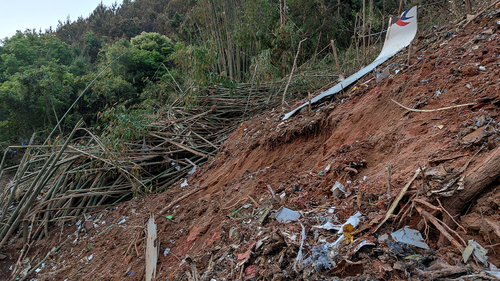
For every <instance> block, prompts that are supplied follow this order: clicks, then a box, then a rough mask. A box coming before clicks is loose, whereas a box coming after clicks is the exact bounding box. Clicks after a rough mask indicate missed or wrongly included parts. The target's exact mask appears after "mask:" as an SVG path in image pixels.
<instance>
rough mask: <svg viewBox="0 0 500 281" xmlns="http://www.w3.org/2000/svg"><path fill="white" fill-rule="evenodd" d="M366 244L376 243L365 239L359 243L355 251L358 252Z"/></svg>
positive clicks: (372, 244)
mask: <svg viewBox="0 0 500 281" xmlns="http://www.w3.org/2000/svg"><path fill="white" fill-rule="evenodd" d="M364 246H375V244H374V243H372V242H369V241H368V240H363V241H361V243H359V244H358V245H357V246H356V247H355V248H354V253H357V252H358V251H359V250H360V249H361V248H363V247H364Z"/></svg>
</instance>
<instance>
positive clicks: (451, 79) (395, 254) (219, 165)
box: [0, 15, 500, 280]
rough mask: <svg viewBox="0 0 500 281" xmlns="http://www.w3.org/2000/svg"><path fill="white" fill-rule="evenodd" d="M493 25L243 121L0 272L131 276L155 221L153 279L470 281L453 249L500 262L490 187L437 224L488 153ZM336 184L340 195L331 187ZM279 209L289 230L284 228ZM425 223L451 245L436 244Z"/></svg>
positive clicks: (426, 39) (484, 22)
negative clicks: (314, 102) (316, 97)
mask: <svg viewBox="0 0 500 281" xmlns="http://www.w3.org/2000/svg"><path fill="white" fill-rule="evenodd" d="M497 21H498V17H497V16H496V15H492V16H491V17H490V16H488V17H484V18H482V19H481V20H480V21H479V22H477V23H475V24H473V25H471V26H469V27H468V28H466V29H464V30H460V31H451V29H450V30H446V29H442V30H437V29H436V30H435V31H434V32H433V33H432V34H428V35H421V36H420V37H419V38H418V40H416V42H414V45H413V46H414V47H413V52H412V53H413V55H412V59H411V63H410V66H405V63H406V60H407V57H406V56H407V54H404V53H401V54H399V55H398V56H397V57H396V58H393V59H392V60H390V61H389V62H387V63H386V64H385V66H389V65H393V68H392V70H391V73H392V74H391V75H390V77H389V78H387V79H386V80H383V81H381V82H380V83H378V84H377V83H376V82H375V80H374V79H371V77H370V75H369V77H365V78H364V79H363V80H361V81H359V83H358V84H357V85H355V86H353V88H351V89H348V90H346V91H345V93H343V94H342V95H339V96H337V97H336V100H334V101H328V102H327V103H326V104H323V105H322V106H321V107H319V108H313V109H312V110H311V111H308V110H306V111H304V112H302V113H300V114H299V115H297V116H295V117H293V118H290V119H289V120H286V121H283V120H282V116H283V113H284V110H283V109H282V108H279V109H278V108H276V109H274V110H273V111H270V112H267V113H266V114H264V115H262V116H260V117H258V118H254V119H252V120H251V121H248V122H245V123H243V124H241V126H239V127H238V129H237V130H236V131H235V132H234V133H233V134H232V135H231V137H230V138H229V139H228V140H227V141H226V142H225V144H224V145H223V146H222V147H221V149H220V152H219V154H218V156H217V158H216V159H215V160H214V161H212V162H211V163H209V164H206V165H204V166H203V167H201V168H200V169H199V170H198V171H197V172H196V173H195V174H194V175H193V176H191V177H189V178H187V179H186V182H187V184H188V185H187V186H185V185H184V186H181V184H180V182H179V183H178V184H176V185H175V186H173V187H172V188H171V189H169V190H167V191H166V192H165V193H163V194H159V195H151V196H147V197H142V198H138V199H134V200H132V201H130V202H127V203H123V204H121V205H120V206H118V207H116V208H113V209H110V210H101V211H96V212H94V213H91V214H90V216H88V217H87V218H86V220H81V221H79V222H77V223H76V224H73V225H71V226H68V225H66V226H65V227H64V228H63V229H53V230H52V232H51V236H50V239H49V240H46V239H44V240H42V241H40V243H37V244H36V245H34V246H33V247H32V248H31V249H30V252H29V254H28V255H27V257H29V258H28V259H24V260H20V261H17V257H18V256H19V249H20V248H19V246H17V247H16V245H11V246H10V247H11V248H10V249H9V252H8V256H7V258H5V259H4V260H2V261H1V264H2V267H1V268H0V276H10V274H11V273H12V272H13V270H14V269H15V267H16V262H17V267H18V268H21V269H24V270H26V269H27V268H35V265H37V264H39V263H40V262H42V263H41V265H40V266H39V267H38V268H37V271H36V272H34V273H32V275H31V277H32V278H36V280H125V279H126V280H142V279H143V278H144V274H145V248H146V238H145V237H146V233H145V232H146V229H145V225H146V222H147V220H148V219H149V217H150V216H151V215H155V217H156V222H157V224H158V240H157V245H159V247H160V253H159V260H158V265H157V275H156V276H157V279H159V280H166V279H167V280H181V279H182V280H185V279H188V277H189V276H192V277H191V278H192V279H191V280H198V279H197V277H196V274H199V275H200V276H201V277H200V278H201V280H211V279H212V278H213V279H216V280H237V279H238V280H288V279H306V280H326V279H331V278H332V277H333V276H336V277H339V278H346V279H349V278H358V279H393V280H395V279H402V278H408V277H411V278H417V279H437V278H457V277H460V276H469V277H463V278H473V277H470V276H473V275H471V272H472V271H476V272H481V269H482V268H484V267H485V264H484V263H482V262H481V255H479V254H478V256H476V255H472V256H471V257H470V258H469V259H468V261H467V262H466V263H464V262H463V258H462V251H461V250H460V247H462V249H463V248H466V247H467V246H468V245H470V244H471V242H469V240H470V241H473V242H474V241H475V242H477V243H479V244H480V245H481V246H482V247H483V248H485V249H486V250H488V259H487V262H488V263H491V264H493V265H495V266H497V267H498V266H500V258H499V255H497V254H495V253H496V252H498V251H500V230H499V223H498V220H499V218H500V211H499V209H498V208H499V205H500V201H499V200H500V199H499V196H500V195H499V194H500V189H499V188H498V183H497V182H496V181H495V179H494V178H493V179H491V181H492V183H489V184H488V187H487V188H485V190H484V191H482V192H481V193H480V194H479V196H473V197H471V198H472V199H471V200H469V201H467V202H463V203H464V205H463V208H461V210H460V213H459V214H458V216H457V217H454V218H453V220H454V221H456V222H457V223H458V224H459V227H458V228H457V229H456V232H455V231H453V230H452V229H448V228H446V226H443V224H442V223H440V220H445V221H446V220H449V215H447V209H448V207H447V206H448V205H447V204H448V203H447V202H451V201H450V200H452V199H450V198H454V197H455V196H458V195H457V194H462V193H464V192H465V191H467V189H468V188H469V186H470V183H468V182H467V177H468V176H470V175H469V174H468V172H469V171H471V169H472V168H474V167H478V165H480V164H481V163H485V161H486V160H488V157H490V158H491V155H494V153H498V152H497V150H498V149H499V148H497V147H498V140H499V138H498V133H497V132H498V130H497V129H498V124H497V122H498V121H499V120H498V114H499V107H498V105H499V99H498V94H497V93H498V91H499V83H498V81H499V79H500V77H499V72H500V67H499V65H498V58H499V55H500V50H498V45H499V41H500V38H499V36H498V28H497ZM453 30H455V29H453ZM394 64H395V65H394ZM385 66H384V67H385ZM395 102H397V103H399V104H401V105H403V106H406V107H407V108H409V109H410V110H408V109H405V108H403V107H402V106H400V105H398V104H397V103H395ZM464 104H473V105H467V106H463V105H464ZM440 108H447V109H445V110H436V109H440ZM285 110H288V109H285ZM417 170H419V171H418V172H416V171H417ZM423 175H424V176H423ZM182 182H184V180H182ZM336 183H338V184H337V185H336V186H337V187H340V186H342V187H343V191H335V193H334V192H332V187H333V186H334V185H335V184H336ZM205 186H206V188H203V189H200V191H199V192H196V193H194V194H193V195H190V196H188V197H186V199H184V200H182V201H180V202H178V203H177V204H174V205H173V206H172V208H171V209H169V210H167V211H166V212H164V213H162V214H161V215H160V212H161V211H162V210H163V208H164V207H165V206H167V205H169V204H171V202H173V201H174V200H176V199H178V198H180V197H182V196H183V195H185V194H187V193H189V192H190V191H192V190H193V189H196V188H199V187H205ZM402 191H404V192H402ZM400 194H401V197H399V196H398V195H400ZM335 195H336V196H335ZM392 206H394V208H391V207H392ZM358 212H359V214H360V216H359V217H358V215H356V214H358ZM285 214H288V215H289V219H291V220H292V221H288V222H282V217H281V216H283V215H285ZM427 214H428V215H427ZM296 216H298V217H296ZM353 216H354V217H353ZM356 217H358V219H357V220H356V219H354V218H356ZM349 218H351V219H350V221H349V222H350V224H344V223H345V222H346V220H348V219H349ZM385 218H387V221H386V223H384V224H382V226H381V227H380V228H378V225H379V224H380V223H381V222H383V221H384V219H385ZM423 218H426V219H423ZM434 219H436V220H437V224H438V225H441V227H443V228H444V229H445V230H446V231H447V232H449V233H451V236H452V240H455V242H457V243H458V246H457V244H456V243H453V244H449V243H446V241H447V240H445V241H439V237H440V235H442V233H443V231H441V229H440V228H438V227H437V226H436V225H435V224H434V221H433V220H434ZM405 226H407V227H409V228H411V229H416V230H418V231H420V232H421V233H422V235H423V241H421V242H422V243H425V245H428V247H427V246H421V247H417V246H415V245H414V244H412V242H411V243H410V244H407V243H402V242H403V241H407V240H404V239H403V238H400V239H397V238H395V237H398V236H397V234H395V233H394V232H395V231H396V230H399V229H401V228H403V227H405ZM328 228H331V229H328ZM377 228H378V230H376V229H377ZM339 229H341V230H342V231H343V234H342V235H343V236H341V235H340V234H339V233H338V232H339ZM403 229H407V228H403ZM375 230H376V232H375ZM408 233H410V231H408ZM388 234H392V235H388ZM68 236H69V238H68V239H67V237H68ZM391 236H392V238H391ZM339 237H340V238H339ZM19 239H20V240H21V239H22V237H21V238H19ZM441 239H442V238H441ZM398 240H399V241H398ZM407 242H408V241H407ZM438 243H439V246H438ZM473 245H475V244H473ZM58 246H60V249H58V251H57V252H54V251H52V252H51V251H50V250H51V249H52V248H53V247H58ZM471 247H472V249H476V250H477V251H479V250H480V247H478V246H476V247H474V246H471ZM471 247H469V249H471ZM47 253H48V254H47ZM476 253H477V252H476ZM186 255H189V256H190V257H191V258H192V259H193V260H194V262H195V264H196V267H197V272H198V273H196V272H195V270H193V268H191V267H190V266H189V264H188V263H187V262H186V261H185V257H186ZM44 258H46V259H45V260H43V259H44ZM11 265H12V268H11ZM465 265H467V266H465ZM488 268H489V267H488ZM28 270H29V269H28ZM26 272H27V271H26ZM480 274H483V275H480ZM484 274H485V273H484V272H482V273H478V274H477V276H484ZM193 275H194V276H193ZM35 276H36V277H35ZM485 278H489V277H485Z"/></svg>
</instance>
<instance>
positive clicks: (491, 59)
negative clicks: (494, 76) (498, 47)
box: [481, 58, 495, 66]
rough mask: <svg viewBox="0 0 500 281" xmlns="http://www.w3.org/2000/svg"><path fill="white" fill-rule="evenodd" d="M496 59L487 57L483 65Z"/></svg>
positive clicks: (482, 62)
mask: <svg viewBox="0 0 500 281" xmlns="http://www.w3.org/2000/svg"><path fill="white" fill-rule="evenodd" d="M494 61H495V59H494V58H485V59H484V60H482V61H481V66H485V65H487V64H489V63H491V62H494Z"/></svg>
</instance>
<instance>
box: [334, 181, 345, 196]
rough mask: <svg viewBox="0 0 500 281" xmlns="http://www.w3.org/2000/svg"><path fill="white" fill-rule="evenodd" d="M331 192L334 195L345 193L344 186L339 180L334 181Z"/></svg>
mask: <svg viewBox="0 0 500 281" xmlns="http://www.w3.org/2000/svg"><path fill="white" fill-rule="evenodd" d="M332 193H333V196H335V197H341V196H343V195H344V194H345V188H344V186H343V185H342V184H341V183H340V182H338V181H337V182H335V184H334V185H333V187H332Z"/></svg>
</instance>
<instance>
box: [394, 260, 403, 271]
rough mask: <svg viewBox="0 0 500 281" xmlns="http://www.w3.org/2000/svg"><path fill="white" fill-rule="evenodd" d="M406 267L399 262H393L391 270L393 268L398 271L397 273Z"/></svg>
mask: <svg viewBox="0 0 500 281" xmlns="http://www.w3.org/2000/svg"><path fill="white" fill-rule="evenodd" d="M406 267H407V265H406V264H404V263H402V262H400V261H397V262H395V263H394V265H393V266H392V268H394V269H395V270H399V271H405V270H406Z"/></svg>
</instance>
